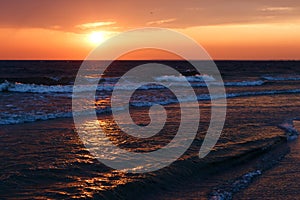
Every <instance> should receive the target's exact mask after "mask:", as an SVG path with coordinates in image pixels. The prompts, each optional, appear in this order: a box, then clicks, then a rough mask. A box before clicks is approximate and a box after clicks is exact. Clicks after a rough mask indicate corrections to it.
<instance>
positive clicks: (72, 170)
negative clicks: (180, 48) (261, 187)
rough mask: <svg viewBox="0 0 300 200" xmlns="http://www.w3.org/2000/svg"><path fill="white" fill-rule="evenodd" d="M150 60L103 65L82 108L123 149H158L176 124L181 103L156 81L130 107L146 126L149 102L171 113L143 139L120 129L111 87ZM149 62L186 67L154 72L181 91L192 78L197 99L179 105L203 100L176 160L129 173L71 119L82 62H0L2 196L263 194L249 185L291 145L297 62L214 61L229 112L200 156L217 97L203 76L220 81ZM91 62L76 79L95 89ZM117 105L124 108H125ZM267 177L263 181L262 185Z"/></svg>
mask: <svg viewBox="0 0 300 200" xmlns="http://www.w3.org/2000/svg"><path fill="white" fill-rule="evenodd" d="M148 62H149V61H117V62H113V63H112V65H111V66H109V68H108V69H107V70H106V71H105V73H104V74H102V79H101V80H100V81H99V83H98V86H97V91H96V95H95V103H94V104H93V106H92V107H88V106H87V107H84V106H83V107H82V111H84V112H90V111H91V110H96V113H97V117H98V121H99V124H101V127H102V128H103V130H104V131H105V133H106V135H107V137H108V138H109V139H110V140H111V141H113V143H114V144H115V145H117V146H119V147H120V148H123V149H125V150H127V151H134V152H150V151H155V150H157V149H159V148H162V147H163V146H165V145H167V144H168V143H169V142H170V141H171V139H172V138H173V137H174V136H175V135H176V132H177V131H178V127H179V124H180V109H179V106H180V105H179V103H178V100H177V99H176V97H175V96H174V94H173V93H172V92H170V90H168V88H166V87H164V86H162V85H158V84H148V83H145V84H142V86H141V87H139V89H138V90H137V91H135V92H134V94H133V96H132V97H131V99H130V102H129V104H130V114H131V117H132V119H133V121H134V122H135V123H136V124H138V125H140V126H146V125H148V124H149V123H150V118H149V106H152V105H154V104H160V105H163V106H164V107H165V110H166V113H167V120H166V123H165V125H164V127H163V129H162V130H161V131H160V132H159V133H158V134H156V135H154V136H152V137H149V138H144V139H141V138H136V137H132V136H130V135H128V134H126V133H124V132H122V131H121V130H120V129H119V128H118V126H117V124H116V123H115V121H114V118H113V115H112V114H111V105H110V104H111V103H110V99H111V96H112V92H113V90H114V88H115V87H116V86H118V88H120V89H121V90H124V91H127V90H132V89H133V88H135V86H136V83H134V82H131V81H126V80H125V81H124V82H123V84H122V85H118V83H117V82H118V80H119V79H120V78H121V77H122V75H123V74H124V73H125V72H126V71H128V70H130V69H132V68H134V67H136V66H138V65H141V64H144V63H148ZM151 62H154V61H151ZM155 62H156V63H161V64H165V65H169V66H171V67H173V68H174V69H176V70H178V71H179V72H181V74H182V75H181V76H174V75H163V76H157V77H154V80H155V81H160V82H162V83H171V84H172V86H176V87H179V88H180V87H183V90H182V91H184V85H183V82H184V81H185V80H187V81H189V83H190V84H191V86H192V87H193V89H194V91H195V93H196V97H197V100H198V103H196V104H195V102H192V100H193V97H190V96H188V95H186V96H185V98H184V102H182V105H181V106H186V107H189V108H191V109H200V116H201V118H200V119H199V127H198V133H197V135H196V137H195V139H194V141H193V143H192V145H191V146H190V148H189V149H188V150H187V151H186V152H185V153H184V154H183V155H182V156H181V157H180V158H179V159H178V160H177V161H176V162H174V163H173V164H171V165H170V166H167V167H165V168H163V169H161V170H158V171H154V172H149V173H144V174H135V173H124V172H120V171H117V170H113V169H111V168H109V167H107V166H105V165H104V164H103V163H101V162H99V161H98V160H97V159H95V158H94V157H93V155H91V154H90V153H89V151H88V150H87V149H86V148H85V147H84V145H83V143H82V141H81V140H80V138H79V136H78V134H77V132H76V129H75V128H74V123H73V119H72V92H73V84H74V80H75V76H76V73H77V71H78V69H79V67H80V64H81V62H80V61H0V99H1V101H0V127H1V128H0V141H1V142H0V149H1V152H0V161H1V162H0V173H1V174H0V180H1V181H0V197H3V198H12V199H15V198H19V199H57V198H82V199H92V198H96V199H136V198H142V199H151V198H156V199H182V198H188V199H231V198H234V197H235V196H236V197H239V198H246V196H249V194H248V193H249V192H251V193H252V194H253V195H252V198H257V199H258V198H261V197H262V196H261V195H260V193H259V192H257V193H255V191H253V190H254V189H253V188H256V187H255V184H256V182H257V180H258V179H260V178H261V177H264V175H265V174H268V173H271V172H272V170H273V169H276V166H277V165H278V166H281V165H282V167H283V169H285V168H284V167H285V165H284V164H282V162H284V161H282V160H283V159H285V158H284V157H285V156H287V155H289V152H290V149H292V150H291V151H292V152H293V148H295V147H294V146H295V145H290V144H291V142H292V141H288V140H289V139H295V138H291V137H289V138H287V137H286V135H288V134H290V133H294V134H293V135H297V129H296V128H295V127H294V126H293V122H294V121H293V120H297V119H300V116H299V113H300V112H299V111H300V62H297V61H217V62H216V64H217V66H218V68H219V70H220V73H221V75H222V78H223V81H224V85H225V89H226V97H227V103H228V104H227V116H226V120H225V125H224V129H223V131H222V134H221V137H220V139H219V141H218V143H217V144H216V145H215V147H214V148H213V150H212V151H211V152H210V154H209V155H208V156H207V157H205V158H203V159H199V158H198V152H199V149H200V147H201V144H202V142H203V139H204V136H205V134H206V131H207V128H208V125H209V122H210V116H211V103H210V100H211V98H218V97H214V96H210V95H209V93H208V90H207V84H209V85H212V86H214V85H215V86H217V85H218V84H220V83H219V82H218V81H216V79H215V78H214V77H213V75H210V74H198V73H197V72H196V71H195V70H194V69H193V68H192V67H191V66H190V65H189V64H188V63H186V62H183V61H155ZM97 65H101V62H94V63H91V66H93V67H92V68H91V71H90V72H89V76H88V77H86V80H87V82H86V83H84V84H82V85H80V86H78V89H79V90H80V92H81V93H82V96H84V95H86V94H87V93H89V92H91V91H93V87H92V86H91V85H90V83H93V82H94V81H95V80H98V79H99V78H100V76H99V74H98V72H97ZM83 105H85V104H84V102H83ZM114 109H116V110H120V111H121V112H122V110H124V107H122V106H120V107H117V108H114ZM158 114H159V113H158ZM128 132H129V133H130V129H129V131H128ZM127 159H130V158H127ZM287 166H288V165H287ZM141 167H146V166H141ZM286 170H288V169H286ZM271 174H272V173H271ZM281 181H282V183H281V185H287V184H292V183H290V181H291V179H288V178H287V179H286V180H285V179H284V178H283V179H282V180H281ZM263 183H264V184H267V181H265V182H262V183H258V184H263ZM278 187H279V186H278ZM299 187H300V186H299ZM247 188H249V189H248V190H247ZM295 188H296V189H297V187H295ZM273 189H274V190H276V188H273ZM296 189H295V190H296ZM299 189H300V188H299ZM270 194H272V192H270ZM274 194H275V193H274ZM287 197H291V196H287ZM291 199H292V197H291Z"/></svg>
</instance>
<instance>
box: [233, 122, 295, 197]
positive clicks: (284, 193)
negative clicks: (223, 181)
mask: <svg viewBox="0 0 300 200" xmlns="http://www.w3.org/2000/svg"><path fill="white" fill-rule="evenodd" d="M294 125H295V127H296V128H297V130H300V121H294ZM289 146H290V148H291V152H290V153H289V154H288V155H287V156H286V157H285V158H284V159H283V160H282V161H281V162H280V163H279V164H278V165H277V166H275V167H274V168H273V169H272V170H269V171H267V172H266V173H265V174H263V175H262V176H261V177H260V178H258V179H256V180H255V182H253V184H251V185H250V187H248V188H247V189H245V190H244V191H242V192H241V193H239V194H237V195H236V196H234V199H299V198H300V197H299V188H300V167H299V166H300V140H299V138H298V139H297V140H295V141H291V142H289Z"/></svg>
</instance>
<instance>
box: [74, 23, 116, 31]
mask: <svg viewBox="0 0 300 200" xmlns="http://www.w3.org/2000/svg"><path fill="white" fill-rule="evenodd" d="M113 24H116V22H91V23H85V24H79V25H76V26H75V27H76V28H80V29H83V30H85V29H94V28H99V27H101V26H109V25H113Z"/></svg>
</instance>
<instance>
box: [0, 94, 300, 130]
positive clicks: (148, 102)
mask: <svg viewBox="0 0 300 200" xmlns="http://www.w3.org/2000/svg"><path fill="white" fill-rule="evenodd" d="M293 93H300V89H293V90H269V91H257V92H240V93H228V94H226V98H235V97H243V96H259V95H273V94H293ZM223 97H224V96H223V95H214V96H211V95H209V94H201V95H197V100H198V101H206V100H211V99H219V98H223ZM194 99H195V98H194V97H193V96H186V97H184V98H183V99H182V101H181V102H182V103H184V102H192V101H194ZM174 103H178V100H177V99H175V98H166V99H161V98H159V97H157V98H155V97H151V98H149V97H144V98H143V99H141V98H140V99H138V100H132V101H130V105H131V106H133V107H150V106H153V105H155V104H161V105H169V104H174ZM53 109H55V108H53ZM86 109H87V110H85V111H83V113H86V114H88V113H87V112H88V111H89V109H95V108H86ZM113 109H114V110H116V111H122V110H124V109H125V106H124V107H118V108H113ZM96 112H97V113H98V114H103V113H108V112H111V108H110V107H109V105H108V106H105V107H101V108H96ZM0 116H1V120H0V124H2V125H4V124H20V123H26V122H33V121H39V120H48V119H55V118H65V117H72V114H71V112H61V113H55V112H54V113H44V114H36V115H35V114H26V113H24V114H23V115H16V114H14V113H11V114H8V113H7V114H5V115H4V114H0ZM289 126H290V125H289V124H287V125H286V126H285V125H280V128H282V129H284V130H289V131H293V130H292V129H291V128H292V127H289Z"/></svg>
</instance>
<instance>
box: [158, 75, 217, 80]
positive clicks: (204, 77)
mask: <svg viewBox="0 0 300 200" xmlns="http://www.w3.org/2000/svg"><path fill="white" fill-rule="evenodd" d="M154 80H156V81H162V82H164V81H168V82H184V81H186V80H188V81H190V82H204V81H215V78H214V77H213V76H210V75H195V76H182V75H181V76H174V75H169V76H168V75H166V76H159V77H155V78H154Z"/></svg>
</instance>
